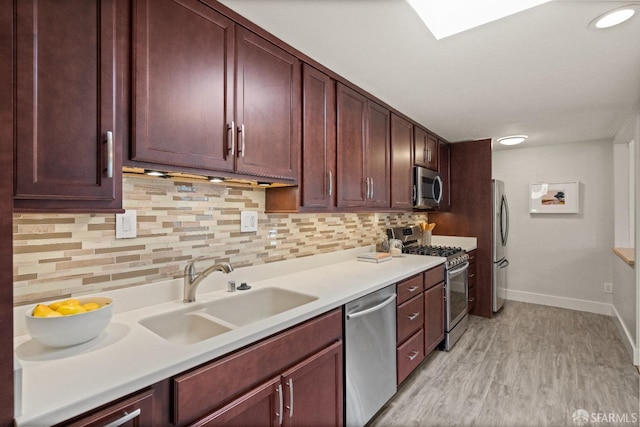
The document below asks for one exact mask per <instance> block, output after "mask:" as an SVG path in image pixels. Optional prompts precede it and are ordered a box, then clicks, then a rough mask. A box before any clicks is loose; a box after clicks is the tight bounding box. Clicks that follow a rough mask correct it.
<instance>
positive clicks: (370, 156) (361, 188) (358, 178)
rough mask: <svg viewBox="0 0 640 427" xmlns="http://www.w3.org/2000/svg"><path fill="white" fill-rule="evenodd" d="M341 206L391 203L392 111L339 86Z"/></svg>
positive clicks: (338, 169) (338, 144) (338, 145)
mask: <svg viewBox="0 0 640 427" xmlns="http://www.w3.org/2000/svg"><path fill="white" fill-rule="evenodd" d="M336 91H337V95H336V98H337V148H338V154H337V173H338V188H337V191H338V194H337V197H338V200H337V205H338V207H343V208H355V207H382V208H388V207H389V206H390V201H389V193H390V183H389V182H390V179H391V176H390V157H391V143H390V137H391V131H390V128H391V125H390V123H391V113H390V112H389V110H387V109H386V108H384V107H382V106H380V105H378V104H376V103H374V102H372V101H370V100H369V99H367V98H366V97H365V96H364V95H361V94H359V93H358V92H356V91H354V90H353V89H350V88H348V87H346V86H344V85H342V84H338V85H337V90H336Z"/></svg>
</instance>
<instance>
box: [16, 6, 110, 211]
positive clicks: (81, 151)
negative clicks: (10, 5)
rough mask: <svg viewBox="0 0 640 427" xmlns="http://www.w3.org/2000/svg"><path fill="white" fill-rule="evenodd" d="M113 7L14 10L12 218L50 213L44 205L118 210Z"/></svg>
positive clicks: (20, 7) (48, 7) (78, 208)
mask: <svg viewBox="0 0 640 427" xmlns="http://www.w3.org/2000/svg"><path fill="white" fill-rule="evenodd" d="M115 3H116V2H115V0H104V1H89V0H39V1H27V0H24V1H19V2H16V17H15V22H16V32H15V37H16V40H15V51H14V54H15V67H16V68H15V72H16V81H15V85H16V88H15V89H16V92H15V93H16V104H15V109H16V112H15V117H16V129H15V138H16V140H15V144H14V146H15V150H16V152H15V162H16V169H15V170H16V177H15V199H16V201H15V206H16V208H17V209H18V210H20V209H22V208H25V209H29V208H34V207H35V208H37V207H39V206H42V207H47V208H51V207H52V206H54V205H47V204H46V201H47V200H54V201H56V202H57V203H58V205H56V206H58V207H59V208H60V209H61V210H65V209H75V210H82V208H89V209H88V210H91V209H90V208H101V207H102V208H107V209H108V208H116V209H117V208H119V207H120V206H121V205H122V201H121V196H120V186H119V184H118V183H119V182H120V178H121V169H122V168H121V162H122V160H121V158H120V156H121V150H120V149H119V147H120V145H121V141H122V135H120V132H118V129H116V105H117V99H116V94H117V93H118V91H117V90H116V84H117V83H118V80H117V79H118V78H121V76H122V73H121V69H120V68H119V66H121V64H119V63H118V61H117V59H118V56H117V55H118V54H121V51H122V49H121V46H120V45H119V44H118V43H117V35H116V22H117V15H116V4H115ZM34 200H36V202H34ZM39 202H40V203H39ZM38 203H39V204H38ZM54 210H56V209H54Z"/></svg>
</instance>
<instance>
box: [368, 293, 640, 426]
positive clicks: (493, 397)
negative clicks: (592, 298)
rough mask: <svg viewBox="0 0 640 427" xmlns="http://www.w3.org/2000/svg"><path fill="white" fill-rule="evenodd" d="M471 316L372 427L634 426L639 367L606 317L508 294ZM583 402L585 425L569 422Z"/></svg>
mask: <svg viewBox="0 0 640 427" xmlns="http://www.w3.org/2000/svg"><path fill="white" fill-rule="evenodd" d="M469 323H470V325H469V330H468V331H467V332H466V333H465V334H464V335H463V337H462V338H461V339H460V341H458V343H457V344H456V345H455V346H454V347H453V349H452V350H451V351H450V352H448V353H446V352H441V351H438V350H436V351H435V352H434V353H432V354H431V355H430V356H429V358H428V359H427V360H425V361H424V362H423V363H422V365H421V366H420V367H419V368H418V369H417V370H416V371H415V372H414V373H413V374H412V375H411V376H410V377H409V378H408V379H407V380H406V381H405V382H404V383H403V384H402V385H401V387H400V389H399V391H398V394H397V395H396V396H395V397H394V398H393V399H392V400H391V401H390V402H389V403H388V404H387V405H386V407H385V408H384V409H383V410H382V411H381V412H380V413H379V414H378V416H377V417H376V418H375V419H374V420H372V422H371V423H370V426H371V427H388V426H398V427H400V426H402V427H428V426H438V427H439V426H476V427H485V426H486V427H525V426H531V427H534V426H535V427H538V426H550V427H551V426H553V427H556V426H558V427H560V426H576V425H590V426H607V427H609V426H614V425H616V426H617V425H621V426H637V425H640V421H638V417H639V412H640V410H639V390H640V375H639V374H638V371H637V370H636V368H635V367H634V366H633V364H632V360H631V356H630V355H629V353H628V352H627V350H626V349H625V347H624V344H623V342H622V340H621V338H620V336H619V333H618V330H617V328H616V326H615V324H614V323H613V321H612V320H611V318H609V317H607V316H603V315H598V314H592V313H583V312H579V311H572V310H565V309H560V308H553V307H545V306H541V305H534V304H525V303H520V302H515V301H507V302H506V304H505V306H504V308H503V310H502V311H501V312H500V313H498V315H497V316H496V317H495V318H494V319H491V320H489V319H484V318H480V317H476V316H471V319H470V322H469ZM579 409H583V410H585V411H586V413H587V414H588V416H589V422H588V423H586V424H580V421H581V420H578V422H576V421H574V420H573V415H574V413H575V411H577V410H579ZM604 417H606V418H604ZM612 419H613V420H616V421H614V422H609V421H611V420H612ZM605 420H606V421H605ZM634 420H635V422H633V421H634ZM592 421H596V422H592Z"/></svg>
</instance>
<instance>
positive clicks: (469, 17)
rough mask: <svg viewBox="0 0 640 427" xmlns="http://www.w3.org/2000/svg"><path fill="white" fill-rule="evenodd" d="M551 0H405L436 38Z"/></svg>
mask: <svg viewBox="0 0 640 427" xmlns="http://www.w3.org/2000/svg"><path fill="white" fill-rule="evenodd" d="M548 1H550V0H407V3H409V5H411V7H412V8H413V9H414V10H415V11H416V13H417V14H418V16H419V17H420V18H421V19H422V20H423V21H424V23H425V24H426V25H427V27H428V28H429V30H430V31H431V33H432V34H433V36H434V37H435V38H436V40H440V39H443V38H445V37H449V36H452V35H454V34H458V33H461V32H463V31H467V30H470V29H471V28H475V27H479V26H480V25H484V24H486V23H489V22H493V21H497V20H498V19H502V18H504V17H507V16H509V15H513V14H515V13H518V12H521V11H523V10H526V9H530V8H532V7H535V6H539V5H541V4H543V3H546V2H548Z"/></svg>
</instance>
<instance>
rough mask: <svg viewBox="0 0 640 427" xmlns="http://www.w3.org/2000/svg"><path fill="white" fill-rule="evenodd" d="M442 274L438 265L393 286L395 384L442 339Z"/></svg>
mask: <svg viewBox="0 0 640 427" xmlns="http://www.w3.org/2000/svg"><path fill="white" fill-rule="evenodd" d="M444 273H445V271H444V266H443V265H440V266H437V267H434V268H431V269H429V270H426V271H425V272H423V273H422V274H419V275H417V276H413V277H410V278H408V279H406V280H403V281H402V282H399V283H398V284H397V286H396V288H397V291H396V292H397V294H398V299H397V304H398V307H397V319H396V321H397V334H396V337H397V342H396V344H397V353H396V357H397V375H398V385H399V384H400V383H402V382H403V381H404V380H405V379H406V378H407V377H408V376H409V375H410V374H411V373H412V372H413V371H414V370H415V369H416V368H417V367H418V365H420V363H421V362H422V361H423V360H424V359H425V358H426V357H427V356H428V355H429V353H431V352H432V351H433V350H434V349H435V348H436V347H437V346H438V344H440V343H441V342H442V340H443V339H444V310H445V303H444ZM423 289H424V292H423Z"/></svg>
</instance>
